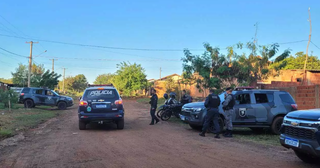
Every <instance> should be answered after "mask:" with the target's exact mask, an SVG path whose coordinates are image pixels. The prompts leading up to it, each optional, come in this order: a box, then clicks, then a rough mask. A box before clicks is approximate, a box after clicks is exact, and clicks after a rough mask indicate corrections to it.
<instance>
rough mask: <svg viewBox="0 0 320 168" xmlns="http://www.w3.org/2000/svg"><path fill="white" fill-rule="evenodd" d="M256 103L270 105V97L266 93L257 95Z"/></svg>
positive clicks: (255, 95)
mask: <svg viewBox="0 0 320 168" xmlns="http://www.w3.org/2000/svg"><path fill="white" fill-rule="evenodd" d="M254 97H255V99H256V103H269V100H268V96H267V94H265V93H255V94H254Z"/></svg>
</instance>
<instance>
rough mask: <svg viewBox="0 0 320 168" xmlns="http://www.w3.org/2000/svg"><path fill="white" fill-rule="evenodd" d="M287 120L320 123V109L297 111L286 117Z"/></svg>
mask: <svg viewBox="0 0 320 168" xmlns="http://www.w3.org/2000/svg"><path fill="white" fill-rule="evenodd" d="M286 117H288V118H294V119H302V120H312V121H320V109H311V110H298V111H294V112H290V113H288V114H287V115H286Z"/></svg>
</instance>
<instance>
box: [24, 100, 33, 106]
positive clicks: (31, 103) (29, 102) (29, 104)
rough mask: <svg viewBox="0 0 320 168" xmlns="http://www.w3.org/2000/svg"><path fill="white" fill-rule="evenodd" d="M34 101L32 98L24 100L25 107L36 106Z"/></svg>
mask: <svg viewBox="0 0 320 168" xmlns="http://www.w3.org/2000/svg"><path fill="white" fill-rule="evenodd" d="M34 105H35V104H34V103H33V100H31V99H27V100H25V101H24V107H25V108H33V107H34Z"/></svg>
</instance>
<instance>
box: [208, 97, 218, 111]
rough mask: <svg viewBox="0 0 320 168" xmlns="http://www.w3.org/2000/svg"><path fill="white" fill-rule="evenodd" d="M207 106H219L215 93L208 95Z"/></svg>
mask: <svg viewBox="0 0 320 168" xmlns="http://www.w3.org/2000/svg"><path fill="white" fill-rule="evenodd" d="M208 106H209V108H218V107H219V106H220V98H219V96H218V95H216V94H210V95H209V104H208Z"/></svg>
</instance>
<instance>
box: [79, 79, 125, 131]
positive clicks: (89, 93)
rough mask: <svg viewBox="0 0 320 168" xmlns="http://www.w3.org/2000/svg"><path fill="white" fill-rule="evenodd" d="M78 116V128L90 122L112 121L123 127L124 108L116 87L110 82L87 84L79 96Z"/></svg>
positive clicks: (120, 127) (82, 128) (81, 128)
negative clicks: (106, 83) (108, 83)
mask: <svg viewBox="0 0 320 168" xmlns="http://www.w3.org/2000/svg"><path fill="white" fill-rule="evenodd" d="M78 116H79V129H80V130H85V129H86V125H87V124H88V123H90V122H98V123H101V124H103V123H110V122H111V123H112V122H113V123H116V124H117V128H118V129H123V127H124V108H123V104H122V99H121V97H120V95H119V93H118V91H117V89H116V88H114V87H113V85H112V84H110V85H88V88H87V89H86V90H85V91H84V93H83V96H82V97H81V98H80V103H79V108H78Z"/></svg>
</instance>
